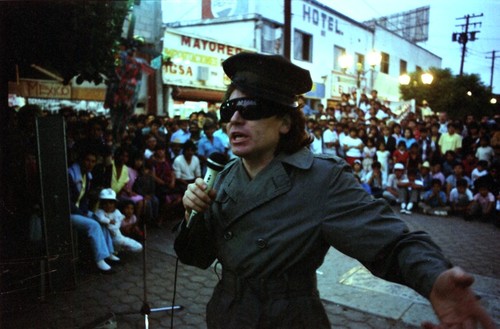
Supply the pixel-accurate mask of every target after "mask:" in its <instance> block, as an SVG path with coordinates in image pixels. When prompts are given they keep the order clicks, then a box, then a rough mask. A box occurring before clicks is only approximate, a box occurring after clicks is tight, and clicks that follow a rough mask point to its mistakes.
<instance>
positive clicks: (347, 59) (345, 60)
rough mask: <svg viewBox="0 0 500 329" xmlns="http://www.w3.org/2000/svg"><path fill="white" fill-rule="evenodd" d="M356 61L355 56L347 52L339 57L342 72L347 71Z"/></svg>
mask: <svg viewBox="0 0 500 329" xmlns="http://www.w3.org/2000/svg"><path fill="white" fill-rule="evenodd" d="M353 62H354V60H353V58H352V56H351V55H349V54H347V53H343V54H342V55H341V56H340V57H339V66H340V68H341V69H342V72H344V73H346V71H347V69H348V68H350V67H351V66H352V63H353Z"/></svg>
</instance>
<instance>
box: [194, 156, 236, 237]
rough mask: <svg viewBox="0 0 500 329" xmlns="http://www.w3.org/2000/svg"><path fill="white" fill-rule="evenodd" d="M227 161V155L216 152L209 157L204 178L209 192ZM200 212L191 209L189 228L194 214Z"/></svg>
mask: <svg viewBox="0 0 500 329" xmlns="http://www.w3.org/2000/svg"><path fill="white" fill-rule="evenodd" d="M226 163H227V156H226V155H224V154H222V153H218V152H214V153H212V154H210V156H209V157H208V159H207V172H206V173H205V178H203V180H204V181H205V184H207V189H206V190H205V192H206V193H208V192H209V191H210V190H211V189H212V187H213V186H214V182H215V179H216V178H217V175H219V172H221V171H222V169H224V166H225V165H226ZM197 213H198V212H197V211H196V210H192V211H191V215H190V216H189V219H188V221H187V224H186V227H187V228H189V227H190V226H191V223H192V219H193V218H194V216H196V214H197Z"/></svg>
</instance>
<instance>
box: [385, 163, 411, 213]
mask: <svg viewBox="0 0 500 329" xmlns="http://www.w3.org/2000/svg"><path fill="white" fill-rule="evenodd" d="M404 179H407V177H406V174H405V166H404V164H402V163H399V162H398V163H396V164H395V165H394V168H393V173H392V174H389V177H387V185H386V186H385V190H384V193H383V194H382V196H383V197H384V199H386V200H387V201H389V203H391V204H394V203H397V204H400V203H401V202H402V200H401V195H400V193H399V192H400V191H399V186H398V184H399V183H400V182H401V181H402V180H404ZM404 206H405V207H406V204H405V205H404Z"/></svg>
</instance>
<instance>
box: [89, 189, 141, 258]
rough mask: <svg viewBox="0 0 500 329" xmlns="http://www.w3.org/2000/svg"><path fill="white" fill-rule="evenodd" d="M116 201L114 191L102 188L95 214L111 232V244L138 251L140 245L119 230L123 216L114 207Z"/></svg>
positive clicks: (118, 247) (117, 247)
mask: <svg viewBox="0 0 500 329" xmlns="http://www.w3.org/2000/svg"><path fill="white" fill-rule="evenodd" d="M116 203H117V200H116V193H115V191H113V190H112V189H110V188H106V189H103V190H102V191H101V193H100V194H99V209H98V210H97V211H96V212H95V214H96V216H97V218H98V219H99V221H100V222H101V224H104V225H106V227H107V228H108V229H109V231H110V232H111V236H112V238H113V245H114V246H115V248H116V249H117V250H119V249H125V250H129V251H133V252H139V251H141V250H142V245H141V244H140V243H139V242H137V241H135V240H134V239H131V238H129V237H126V236H124V235H123V234H122V233H121V231H120V226H121V224H122V220H123V218H125V216H123V214H122V213H121V212H120V210H118V209H116Z"/></svg>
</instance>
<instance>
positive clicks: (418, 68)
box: [415, 65, 422, 73]
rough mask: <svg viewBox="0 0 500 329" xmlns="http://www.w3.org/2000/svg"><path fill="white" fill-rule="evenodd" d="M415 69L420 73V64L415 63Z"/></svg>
mask: <svg viewBox="0 0 500 329" xmlns="http://www.w3.org/2000/svg"><path fill="white" fill-rule="evenodd" d="M415 71H417V72H419V73H420V72H422V67H420V66H418V65H417V66H415Z"/></svg>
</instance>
